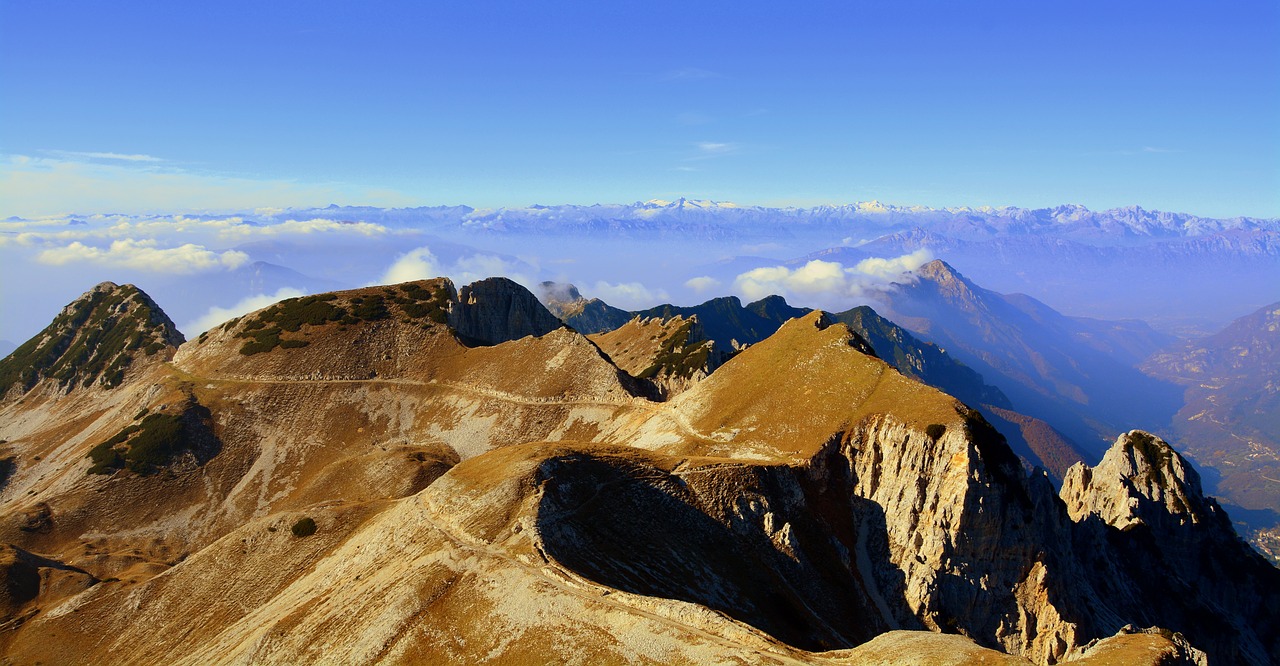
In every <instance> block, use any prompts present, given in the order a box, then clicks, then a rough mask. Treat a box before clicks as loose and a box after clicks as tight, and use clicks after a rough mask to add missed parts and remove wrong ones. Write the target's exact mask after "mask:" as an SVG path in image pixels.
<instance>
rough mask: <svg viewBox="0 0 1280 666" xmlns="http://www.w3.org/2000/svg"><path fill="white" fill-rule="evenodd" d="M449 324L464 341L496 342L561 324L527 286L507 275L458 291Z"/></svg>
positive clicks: (474, 283)
mask: <svg viewBox="0 0 1280 666" xmlns="http://www.w3.org/2000/svg"><path fill="white" fill-rule="evenodd" d="M449 326H451V327H452V328H453V329H454V330H455V331H457V332H458V335H459V336H461V337H462V338H463V339H464V340H473V341H475V342H476V343H478V344H484V345H496V344H498V343H500V342H507V341H508V340H518V339H520V338H523V337H525V336H526V335H545V334H547V333H550V332H551V331H554V330H556V329H557V328H560V327H561V326H563V324H561V323H560V320H559V319H556V318H555V315H553V314H551V313H550V312H548V311H547V308H546V307H544V306H543V305H542V303H539V302H538V299H537V298H534V296H533V294H531V293H529V291H528V290H527V289H525V288H524V287H521V286H520V285H518V284H516V283H515V282H512V281H511V280H508V279H507V278H488V279H485V280H480V281H479V282H473V283H471V284H469V285H467V286H465V287H463V288H462V289H461V290H459V291H458V302H457V306H456V307H454V308H452V309H451V310H450V311H449Z"/></svg>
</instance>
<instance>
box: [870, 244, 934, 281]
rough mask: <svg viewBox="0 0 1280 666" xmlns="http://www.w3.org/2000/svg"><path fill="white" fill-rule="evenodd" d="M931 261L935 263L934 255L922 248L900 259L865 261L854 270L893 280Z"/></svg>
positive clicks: (876, 258) (874, 258)
mask: <svg viewBox="0 0 1280 666" xmlns="http://www.w3.org/2000/svg"><path fill="white" fill-rule="evenodd" d="M930 261H933V254H932V253H931V252H929V250H928V249H926V248H920V249H919V250H916V251H915V252H912V253H910V254H904V255H902V256H900V257H892V258H889V259H882V258H880V257H871V258H868V259H863V260H862V261H859V262H858V263H857V265H855V266H854V267H853V270H855V271H857V272H858V273H861V274H863V275H867V276H870V277H874V278H879V279H881V280H893V279H896V278H898V277H899V276H901V275H902V274H903V273H906V272H908V271H914V270H915V269H917V268H920V267H921V266H923V265H925V264H927V263H929V262H930Z"/></svg>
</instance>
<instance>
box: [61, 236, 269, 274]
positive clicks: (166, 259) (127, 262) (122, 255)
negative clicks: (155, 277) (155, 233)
mask: <svg viewBox="0 0 1280 666" xmlns="http://www.w3.org/2000/svg"><path fill="white" fill-rule="evenodd" d="M36 261H39V262H40V263H42V264H48V265H50V266H65V265H67V264H73V263H80V262H88V263H95V264H100V265H103V266H110V267H114V268H132V269H135V270H140V271H150V272H154V273H176V274H184V273H200V272H203V271H208V270H214V269H234V268H239V267H240V266H242V265H244V264H245V263H246V262H248V261H249V255H247V254H245V253H243V252H240V251H237V250H227V251H226V252H222V253H218V252H213V251H211V250H209V249H206V248H205V247H204V246H202V245H196V244H194V243H187V244H185V245H180V246H178V247H169V248H165V247H159V244H158V243H157V242H156V241H154V240H133V239H128V238H126V239H123V240H118V241H114V242H112V243H111V245H110V246H109V247H107V248H100V247H95V246H92V245H85V244H84V243H81V242H79V241H76V242H73V243H71V244H70V245H67V246H65V247H59V248H52V249H48V250H44V251H43V252H41V253H40V254H38V255H36Z"/></svg>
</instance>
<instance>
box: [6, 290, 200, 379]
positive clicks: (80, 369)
mask: <svg viewBox="0 0 1280 666" xmlns="http://www.w3.org/2000/svg"><path fill="white" fill-rule="evenodd" d="M182 342H183V338H182V334H181V333H179V332H178V329H177V328H176V327H175V326H174V325H173V322H172V321H170V320H169V317H168V316H166V315H165V314H164V311H163V310H161V309H160V308H159V306H157V305H156V304H155V303H154V302H153V301H152V300H151V298H150V297H149V296H147V295H146V294H145V293H143V291H142V290H140V289H138V288H137V287H135V286H133V285H131V284H127V285H124V286H119V285H117V284H115V283H113V282H103V283H102V284H99V285H98V286H96V287H94V288H93V289H91V290H89V291H87V292H85V293H84V295H82V296H81V297H80V298H77V299H76V300H74V301H72V302H71V303H70V304H69V305H67V306H66V307H65V308H63V309H62V312H61V313H59V314H58V316H57V317H56V318H55V319H54V320H53V323H51V324H49V326H48V327H46V328H45V329H44V330H43V331H41V332H40V333H39V334H38V335H36V336H35V337H34V338H32V339H30V340H28V341H27V342H26V343H25V344H23V345H21V346H20V347H18V348H17V349H16V350H14V351H13V353H12V354H9V355H8V356H7V357H5V358H4V359H3V360H0V401H3V400H5V399H13V398H15V397H18V396H21V395H22V394H24V393H26V392H27V391H29V390H31V389H32V388H34V387H35V386H36V385H37V384H38V383H41V382H46V383H48V384H49V385H50V388H51V390H69V389H72V388H75V387H89V386H101V387H106V388H112V387H115V386H118V385H119V384H120V383H121V382H123V381H124V378H125V373H126V372H128V371H129V369H130V368H131V367H133V366H135V365H142V364H146V363H150V362H152V361H165V360H168V359H169V358H171V357H172V356H173V352H174V350H175V349H177V346H178V345H180V344H182Z"/></svg>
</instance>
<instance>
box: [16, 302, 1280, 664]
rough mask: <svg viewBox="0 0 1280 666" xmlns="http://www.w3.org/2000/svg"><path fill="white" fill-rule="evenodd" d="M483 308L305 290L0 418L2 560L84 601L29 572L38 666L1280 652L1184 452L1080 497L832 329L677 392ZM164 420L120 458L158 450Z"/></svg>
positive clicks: (764, 343)
mask: <svg viewBox="0 0 1280 666" xmlns="http://www.w3.org/2000/svg"><path fill="white" fill-rule="evenodd" d="M449 286H451V285H449V284H448V283H447V281H444V280H437V281H424V282H420V283H408V284H406V285H397V286H394V287H372V288H368V289H363V290H354V291H350V292H339V293H336V294H330V295H321V296H317V297H308V298H306V299H297V300H294V301H289V302H286V303H281V304H278V305H277V306H272V308H267V309H264V310H261V311H259V312H257V313H253V314H250V315H246V316H245V317H242V318H240V319H238V320H235V321H232V322H229V323H228V324H227V325H225V326H223V327H219V328H217V329H214V330H213V331H210V332H209V333H208V334H207V335H206V336H203V339H202V340H195V341H192V342H189V343H186V344H185V345H184V346H183V347H182V349H181V350H180V351H179V353H178V354H177V355H176V356H175V358H174V362H173V364H171V365H160V364H157V365H155V366H152V367H150V368H149V369H147V371H146V372H145V373H143V374H138V375H135V376H132V377H129V378H127V381H126V382H125V383H124V384H122V385H121V386H120V387H119V388H117V389H116V390H115V391H112V392H110V393H111V396H110V399H109V400H104V399H103V395H104V393H106V392H100V391H99V392H72V393H68V394H53V395H36V394H35V393H34V392H33V393H29V394H28V395H27V397H25V398H24V400H23V404H21V405H19V404H16V403H9V404H5V405H3V406H0V439H5V440H6V444H5V446H6V447H7V448H8V450H9V451H11V452H12V453H13V455H14V459H15V463H14V465H15V469H14V471H13V472H12V474H11V475H10V478H9V481H8V483H7V485H5V486H4V488H3V489H2V490H0V542H7V543H10V544H13V548H14V549H15V550H13V551H12V552H13V553H17V555H15V556H14V558H15V559H14V562H15V563H17V562H19V559H20V551H21V552H25V553H29V554H33V556H36V557H40V558H43V559H42V560H40V562H43V563H44V564H42V565H40V566H36V568H37V569H41V567H43V568H42V569H41V571H49V572H53V571H59V572H68V573H66V574H65V576H63V574H59V576H63V577H64V578H66V579H67V580H70V581H72V583H67V584H65V585H62V586H61V587H59V586H58V585H54V584H53V583H52V582H50V583H47V584H46V582H45V581H46V580H52V578H51V577H50V578H46V576H45V574H43V573H41V583H40V585H39V586H38V589H37V591H36V593H35V594H34V595H32V594H30V591H31V589H32V585H31V581H32V580H33V579H32V577H31V568H32V566H35V565H32V564H31V562H32V560H31V559H30V558H27V559H21V564H20V565H19V564H15V565H14V566H11V567H9V569H3V568H2V567H0V572H3V571H11V572H12V573H11V574H8V575H10V576H11V579H12V580H15V581H17V582H16V583H15V586H14V587H13V589H16V590H18V592H17V593H15V594H11V595H10V598H9V600H8V604H9V606H8V609H9V610H8V611H7V612H9V613H10V617H12V618H21V621H20V622H11V623H9V624H6V625H4V626H0V650H2V651H3V652H4V654H6V656H7V658H8V659H10V660H11V661H14V662H17V663H34V662H37V661H39V662H44V663H61V662H69V661H77V662H85V661H92V662H96V663H152V662H158V661H165V662H172V663H191V664H197V663H199V664H204V663H210V662H218V663H226V662H234V663H299V662H343V663H410V662H417V663H422V662H432V663H472V662H476V661H502V662H511V663H545V662H559V661H567V662H570V663H602V662H603V663H616V662H625V663H672V662H676V663H706V662H710V661H717V660H738V661H743V662H749V663H779V664H786V663H811V664H862V663H877V660H884V659H888V658H891V655H892V654H893V653H892V652H891V651H892V650H895V649H907V650H912V651H914V652H913V655H914V656H918V657H919V659H918V661H919V662H920V663H955V662H956V660H957V659H965V658H967V659H974V660H988V661H989V663H1028V662H1030V663H1035V664H1051V663H1058V662H1061V661H1063V660H1065V659H1069V658H1077V657H1079V658H1082V663H1089V661H1088V660H1090V659H1092V660H1093V662H1094V663H1107V660H1108V659H1128V660H1134V659H1136V658H1137V656H1138V655H1140V654H1143V653H1146V654H1147V655H1148V657H1149V660H1148V661H1147V662H1146V663H1168V662H1167V661H1165V662H1158V661H1157V659H1166V660H1167V659H1183V660H1187V659H1194V658H1196V654H1195V653H1194V652H1193V651H1191V650H1190V649H1188V648H1187V647H1186V646H1185V645H1184V644H1183V643H1181V642H1179V641H1180V639H1179V637H1178V635H1177V634H1175V633H1174V632H1180V633H1181V634H1182V635H1184V636H1185V637H1186V639H1187V640H1188V641H1190V643H1189V644H1190V645H1192V646H1195V647H1196V648H1201V649H1204V650H1205V651H1206V652H1207V653H1208V655H1209V657H1210V658H1211V659H1214V660H1234V661H1236V662H1239V663H1250V664H1264V663H1268V661H1272V660H1275V659H1276V658H1277V657H1280V644H1278V642H1280V639H1277V638H1276V636H1277V635H1280V632H1277V631H1275V629H1276V615H1277V610H1276V608H1277V604H1276V601H1275V599H1276V595H1277V594H1280V580H1278V577H1280V571H1277V570H1275V569H1273V568H1271V567H1269V566H1266V564H1265V563H1264V562H1262V561H1261V559H1260V558H1259V557H1258V556H1256V555H1255V554H1252V553H1251V552H1250V551H1248V549H1247V547H1245V546H1244V545H1243V544H1241V543H1240V542H1239V541H1238V540H1235V541H1232V539H1234V536H1233V535H1232V533H1231V531H1230V526H1229V525H1228V524H1226V522H1225V519H1223V518H1220V517H1219V516H1220V512H1216V511H1217V510H1216V507H1215V505H1213V503H1212V501H1211V500H1207V499H1205V498H1204V497H1203V496H1202V494H1201V492H1200V488H1199V486H1198V484H1197V483H1196V482H1195V477H1194V474H1193V472H1192V471H1191V470H1190V468H1189V467H1186V466H1185V465H1183V464H1182V463H1181V462H1179V461H1180V458H1177V456H1176V454H1173V453H1172V452H1171V450H1168V449H1167V447H1164V446H1163V444H1162V443H1160V442H1158V441H1156V440H1154V439H1153V440H1151V441H1150V442H1149V443H1147V441H1146V440H1143V439H1141V437H1142V436H1140V435H1138V434H1134V433H1131V434H1130V435H1128V436H1126V437H1125V438H1122V441H1121V442H1119V443H1117V445H1116V447H1118V449H1119V451H1118V452H1116V453H1115V454H1114V455H1112V454H1108V458H1107V459H1106V460H1105V461H1104V462H1103V463H1102V464H1100V465H1099V466H1098V467H1097V468H1095V469H1094V470H1093V471H1092V473H1091V474H1088V473H1086V472H1085V471H1084V470H1085V468H1083V467H1081V468H1076V470H1073V472H1072V473H1071V474H1070V475H1069V476H1070V478H1071V479H1072V480H1071V485H1070V486H1069V487H1068V488H1069V490H1070V492H1067V493H1066V496H1067V497H1068V498H1069V500H1070V502H1069V503H1064V502H1063V500H1062V499H1060V498H1059V497H1058V495H1057V494H1056V493H1055V492H1054V490H1053V487H1052V485H1051V484H1050V483H1049V481H1048V479H1047V478H1046V477H1045V476H1044V475H1034V476H1030V477H1029V476H1027V475H1026V474H1025V472H1024V471H1023V468H1022V465H1021V463H1020V461H1019V460H1018V458H1017V457H1016V455H1015V454H1014V453H1013V451H1012V450H1010V448H1009V447H1008V445H1007V444H1006V442H1005V441H1004V439H1003V438H1002V437H1001V436H1000V435H999V434H998V433H997V432H996V431H995V430H994V429H993V428H992V427H991V426H990V425H989V424H988V423H987V422H986V421H985V419H983V417H982V416H981V415H980V414H979V413H978V412H976V411H974V410H972V409H970V408H969V407H967V406H965V405H964V404H963V403H961V402H959V401H958V400H956V399H955V398H953V397H951V396H949V395H947V394H945V393H942V392H941V391H939V390H937V389H934V388H931V387H929V386H926V385H924V384H921V383H919V382H917V381H915V380H914V379H912V378H910V377H908V376H906V375H904V374H903V373H900V372H898V371H897V370H895V369H894V368H893V367H891V366H890V365H888V364H886V363H885V362H884V361H882V360H881V359H879V358H877V356H876V354H875V353H874V350H873V349H872V346H871V345H870V343H868V342H867V341H866V340H865V339H864V338H862V336H860V335H859V334H857V333H856V332H854V331H852V330H851V329H850V328H849V327H847V326H846V325H844V324H842V323H839V322H836V321H835V320H833V319H832V318H831V317H830V316H829V315H826V314H825V313H820V312H814V313H810V314H807V315H805V316H804V317H802V318H799V319H793V320H791V321H789V322H787V323H786V324H784V325H782V326H781V328H779V329H778V330H777V332H776V333H774V334H773V335H771V336H769V337H768V338H766V339H764V340H761V341H759V342H757V343H756V344H753V345H751V346H749V347H748V348H746V349H745V350H743V351H742V352H741V353H739V354H737V355H736V356H734V357H733V358H732V359H730V360H728V361H727V362H725V363H724V365H722V366H721V367H719V368H718V369H716V370H715V372H713V373H711V374H710V375H709V376H708V377H706V378H705V379H703V380H702V381H699V382H696V383H694V384H692V385H691V386H689V387H688V388H687V389H686V390H684V391H683V392H681V393H680V394H679V395H676V396H674V397H673V398H671V399H670V400H668V401H665V402H655V401H652V400H650V399H648V398H647V397H646V394H645V393H644V389H645V387H644V386H643V385H642V384H638V383H635V381H634V380H633V379H632V378H631V376H630V375H629V374H628V373H626V372H623V371H622V370H620V369H619V368H618V367H617V366H616V365H615V364H613V363H612V362H611V361H610V359H609V357H608V356H606V355H605V354H602V353H601V351H600V349H599V348H598V347H597V346H596V345H595V344H592V343H591V342H590V341H589V340H587V339H586V338H583V337H582V336H581V335H579V334H578V333H576V332H574V331H572V330H570V329H565V328H557V329H555V330H551V331H549V332H546V333H544V334H543V335H541V336H525V337H520V338H518V339H511V338H514V337H515V334H516V333H518V332H519V331H521V330H524V329H523V328H522V327H523V326H525V325H526V324H527V321H526V320H525V319H522V317H523V315H521V316H511V315H510V314H509V313H511V312H523V306H522V305H517V306H515V307H514V310H513V307H512V306H510V305H509V304H521V303H525V302H527V301H526V300H525V299H526V297H528V294H527V292H524V293H512V294H506V295H503V294H500V293H498V294H494V293H492V292H489V291H483V290H482V291H479V292H474V291H473V292H470V293H473V294H475V293H479V294H481V295H477V296H476V303H477V304H479V303H481V302H483V301H485V300H487V299H489V296H493V297H494V298H493V299H492V300H491V301H490V302H493V303H498V304H502V305H500V307H497V308H496V309H495V310H496V311H497V312H500V313H508V314H503V315H502V316H493V317H490V316H487V315H486V316H483V317H475V318H474V319H468V321H475V322H481V323H483V326H478V327H477V328H476V329H471V330H482V331H485V333H486V336H488V338H489V339H491V340H492V339H499V338H507V339H508V341H506V342H498V343H493V344H485V345H480V346H470V345H473V344H474V342H470V343H469V342H467V340H464V337H467V338H469V337H470V336H469V335H467V336H464V335H463V334H461V333H460V332H459V331H458V330H457V329H455V328H453V327H452V326H451V325H450V318H449V315H450V314H451V312H452V309H451V308H454V307H458V304H459V302H461V299H459V301H454V300H453V299H452V298H450V297H449V296H450V294H451V292H450V290H449V289H448V288H447V287H449ZM498 286H504V288H507V289H510V290H512V291H516V290H519V292H523V289H521V288H519V287H518V286H516V285H514V284H505V283H499V285H498ZM495 288H496V287H495ZM464 291H466V290H464ZM484 294H487V295H484ZM482 295H483V296H482ZM467 300H470V298H468V299H467ZM530 320H536V319H530ZM685 323H688V322H685ZM650 325H653V324H650ZM503 326H510V329H503V328H502V327H503ZM288 341H293V342H292V343H290V344H286V342H288ZM302 343H305V344H302ZM194 405H199V406H200V407H202V408H203V409H207V410H208V413H207V415H206V414H204V413H203V412H200V411H199V410H198V409H197V408H196V407H195V406H194ZM143 409H146V410H147V412H146V414H143V412H142V410H143ZM189 410H196V412H195V413H194V416H195V417H196V420H197V421H200V422H201V423H204V422H205V421H203V420H202V419H206V418H207V426H208V429H209V432H210V433H212V434H213V435H214V436H215V437H216V438H217V441H218V443H219V446H220V448H219V449H218V450H217V451H216V452H214V453H213V455H211V456H206V457H205V458H204V459H201V458H199V457H198V456H194V455H192V456H191V457H185V454H182V455H180V456H179V458H180V460H176V461H175V462H172V463H170V464H168V466H167V467H165V469H164V471H163V473H150V474H149V473H145V470H144V471H133V470H131V469H129V467H128V465H127V464H126V465H125V466H123V467H120V468H118V469H117V470H116V471H114V472H113V473H111V474H89V473H87V472H88V471H89V468H90V467H91V466H92V464H93V463H94V461H93V460H92V451H93V450H95V448H96V447H98V446H99V445H100V444H101V443H102V442H107V441H111V440H113V439H115V436H116V435H118V434H119V433H121V432H124V431H125V430H127V429H128V427H129V426H131V425H134V424H137V425H139V426H140V427H141V426H142V425H143V424H144V423H145V421H146V419H147V418H149V415H151V414H157V413H159V414H179V413H181V414H184V415H186V414H188V413H189ZM183 423H186V424H188V425H192V426H194V425H195V424H194V423H192V422H191V421H190V420H188V421H184V422H183ZM138 432H140V431H135V432H134V433H130V434H127V435H126V436H125V437H124V438H123V439H122V440H121V441H120V442H117V443H116V444H112V445H111V446H109V447H107V448H108V449H111V450H114V451H116V452H118V453H120V455H122V456H126V462H127V455H128V453H129V452H130V450H131V447H132V445H133V443H134V442H135V440H136V438H137V437H139V436H140V435H139V434H137V433H138ZM117 444H118V445H119V448H117ZM1135 456H1136V457H1135ZM1139 458H1141V460H1139ZM1148 458H1149V459H1150V460H1149V461H1148ZM1117 461H1130V462H1124V463H1123V464H1122V463H1121V462H1117ZM1142 461H1148V462H1146V463H1143V462H1142ZM1144 465H1145V466H1144ZM1180 465H1181V466H1180ZM1113 481H1114V482H1113ZM1118 493H1128V495H1127V496H1128V497H1130V498H1131V499H1133V500H1134V501H1136V502H1137V504H1136V505H1135V506H1137V509H1136V512H1135V513H1133V516H1136V517H1137V518H1140V519H1141V524H1138V525H1137V526H1136V527H1135V526H1130V527H1129V528H1128V529H1125V530H1122V529H1119V528H1117V527H1116V526H1114V525H1112V524H1109V523H1108V522H1107V520H1106V519H1104V517H1103V516H1108V517H1114V516H1118V515H1120V514H1119V513H1118V512H1117V510H1116V509H1115V507H1121V506H1130V504H1125V503H1123V502H1121V501H1120V500H1118V499H1116V498H1117V497H1120V495H1119V494H1118ZM1155 498H1159V501H1155ZM1175 498H1176V501H1175ZM1148 499H1149V500H1152V501H1149V502H1148V501H1146V500H1148ZM1069 506H1070V507H1071V508H1070V510H1069V509H1068V507H1069ZM1073 517H1074V518H1073ZM1165 543H1168V544H1173V545H1174V546H1175V547H1174V548H1173V549H1172V550H1171V552H1169V553H1164V554H1161V553H1159V552H1156V546H1157V545H1159V544H1165ZM1233 543H1234V544H1235V546H1232V544H1233ZM1209 552H1212V553H1213V557H1208V555H1207V554H1208V553H1209ZM1250 558H1252V559H1250ZM1153 563H1154V564H1153ZM1259 564H1260V565H1261V568H1259V566H1257V565H1259ZM77 571H78V572H82V574H83V575H82V574H80V573H76V572H77ZM50 576H51V574H50ZM75 581H79V582H75ZM77 586H79V587H77ZM1163 591H1168V592H1163ZM1165 594H1176V595H1178V596H1180V597H1181V598H1182V600H1181V601H1178V600H1173V601H1168V602H1166V601H1167V600H1166V599H1165V596H1163V595H1165ZM1194 602H1204V603H1203V605H1200V606H1196V607H1195V608H1194V609H1193V608H1192V607H1191V604H1192V603H1194ZM1128 625H1133V626H1136V627H1153V626H1154V627H1163V628H1164V629H1165V630H1167V631H1165V632H1164V634H1162V633H1160V632H1159V631H1158V630H1157V631H1156V633H1139V634H1132V633H1126V627H1128ZM926 631H927V632H933V633H922V632H926ZM904 632H905V633H904ZM1215 632H1216V633H1215ZM942 633H948V634H955V633H958V634H963V636H964V637H963V638H962V637H959V636H944V635H941V634H942ZM1117 634H1120V635H1117ZM1166 634H1167V635H1166ZM51 636H54V637H56V640H51V639H50V637H51ZM993 650H999V651H1000V652H999V653H996V652H992V651H993ZM916 652H918V654H916ZM1001 653H1004V654H1001ZM1020 660H1021V661H1020ZM1133 663H1143V662H1141V661H1133ZM1215 663H1217V662H1216V661H1215Z"/></svg>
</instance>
